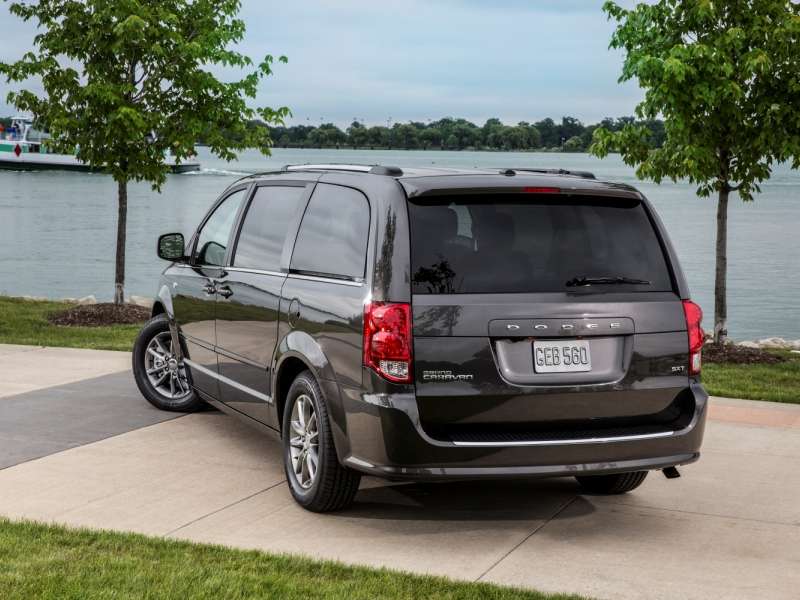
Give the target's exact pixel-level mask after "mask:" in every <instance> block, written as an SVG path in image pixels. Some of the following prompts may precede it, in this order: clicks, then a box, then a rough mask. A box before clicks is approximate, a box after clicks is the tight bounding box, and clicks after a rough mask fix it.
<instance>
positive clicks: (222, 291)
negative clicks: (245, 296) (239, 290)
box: [217, 285, 233, 298]
mask: <svg viewBox="0 0 800 600" xmlns="http://www.w3.org/2000/svg"><path fill="white" fill-rule="evenodd" d="M217 293H218V294H219V295H220V296H222V297H223V298H230V297H231V296H233V290H232V289H231V288H229V287H228V286H227V285H223V286H222V287H221V288H219V289H218V290H217Z"/></svg>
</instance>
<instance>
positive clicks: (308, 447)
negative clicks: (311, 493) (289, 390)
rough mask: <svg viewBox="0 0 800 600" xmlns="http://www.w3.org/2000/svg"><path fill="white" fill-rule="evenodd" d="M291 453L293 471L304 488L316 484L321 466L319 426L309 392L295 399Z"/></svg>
mask: <svg viewBox="0 0 800 600" xmlns="http://www.w3.org/2000/svg"><path fill="white" fill-rule="evenodd" d="M290 424H291V433H290V437H289V453H290V456H291V459H292V471H293V473H294V476H295V479H296V480H297V483H298V484H299V485H300V487H302V488H303V489H308V488H310V487H311V486H312V485H314V480H315V479H316V477H317V470H318V467H319V426H318V421H317V413H316V411H315V410H314V404H313V402H312V401H311V398H310V397H309V396H308V395H307V394H300V395H299V396H298V397H297V399H296V400H295V401H294V406H293V407H292V416H291V421H290Z"/></svg>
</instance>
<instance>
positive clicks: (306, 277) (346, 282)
mask: <svg viewBox="0 0 800 600" xmlns="http://www.w3.org/2000/svg"><path fill="white" fill-rule="evenodd" d="M289 279H303V280H305V281H320V282H322V283H338V284H340V285H349V286H351V287H361V286H363V285H364V282H363V281H353V280H351V279H336V278H335V277H320V276H318V275H300V274H299V273H290V274H289Z"/></svg>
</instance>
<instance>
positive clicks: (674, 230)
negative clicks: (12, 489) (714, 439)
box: [0, 149, 800, 339]
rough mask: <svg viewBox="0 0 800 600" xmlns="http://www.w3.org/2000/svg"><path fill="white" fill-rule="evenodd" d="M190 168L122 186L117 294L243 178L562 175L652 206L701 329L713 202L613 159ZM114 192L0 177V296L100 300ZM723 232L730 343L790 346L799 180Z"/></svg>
mask: <svg viewBox="0 0 800 600" xmlns="http://www.w3.org/2000/svg"><path fill="white" fill-rule="evenodd" d="M200 160H201V162H202V164H203V167H204V170H203V171H202V172H200V173H196V174H184V175H172V176H170V177H169V178H168V180H167V183H166V184H165V185H164V187H163V189H162V193H160V194H158V193H156V192H153V191H151V189H150V187H149V186H147V185H143V184H135V185H132V186H131V190H130V201H129V213H128V246H127V252H128V260H127V278H126V293H128V294H136V295H143V296H152V295H153V294H154V293H155V291H156V283H157V281H158V274H159V272H160V271H161V270H162V269H163V267H164V263H162V262H160V261H159V260H158V259H157V258H156V256H155V245H156V238H157V236H158V234H159V233H163V232H167V231H182V232H183V233H184V235H186V236H187V238H188V235H189V234H190V233H191V232H192V230H193V229H194V227H195V225H196V224H197V222H198V220H199V219H200V218H201V216H202V215H203V214H204V212H205V211H206V209H207V208H208V206H209V205H210V203H211V202H213V200H214V199H215V198H216V197H217V196H218V194H219V193H220V192H221V191H222V190H223V189H224V188H225V187H226V186H227V185H228V184H229V183H231V182H232V181H234V180H235V179H236V178H237V177H239V176H241V175H243V174H247V173H252V172H256V171H262V170H269V169H273V168H276V167H280V166H283V165H285V164H287V163H304V162H364V163H382V164H390V165H401V166H402V165H408V166H424V165H438V166H452V167H470V168H471V167H500V166H504V167H510V166H536V167H563V168H573V169H588V170H591V171H593V172H594V173H595V174H597V176H598V177H600V178H603V179H609V180H612V181H622V182H626V183H632V184H634V185H636V186H637V187H638V188H639V189H640V190H642V191H643V192H644V193H645V194H646V195H647V196H648V197H649V198H650V199H651V200H652V201H653V203H654V204H655V205H656V207H657V209H658V211H659V213H660V214H661V217H662V218H663V220H664V222H665V223H666V225H667V228H668V230H669V232H670V235H671V237H672V241H673V243H674V244H675V246H676V248H677V250H678V253H679V255H680V257H681V261H682V263H683V268H684V270H685V271H686V274H687V276H688V279H689V284H690V286H691V289H692V295H693V297H694V299H695V300H696V301H698V302H699V303H700V304H701V305H702V306H703V307H704V309H705V310H706V314H707V315H708V317H707V319H706V321H705V323H706V325H707V326H708V325H709V324H710V317H711V315H712V312H713V286H714V275H713V274H714V227H715V208H714V202H713V201H711V200H708V199H701V198H697V197H696V196H695V194H694V188H693V186H691V185H688V184H672V183H665V184H662V185H660V186H658V185H654V184H651V183H645V182H639V181H637V180H636V178H635V176H634V173H633V170H632V169H630V168H628V167H626V166H625V165H624V164H623V163H622V162H621V161H620V160H619V158H618V157H610V158H607V159H605V160H602V161H601V160H598V159H595V158H592V157H590V156H586V155H580V154H538V153H537V154H531V153H511V152H509V153H496V152H423V151H351V150H338V151H327V150H282V149H276V150H275V151H274V153H273V156H272V157H271V158H269V159H266V158H263V157H262V156H260V155H259V154H258V153H256V152H248V153H245V154H243V155H242V157H241V159H240V160H239V161H238V162H236V163H230V164H229V163H225V162H222V161H220V160H217V159H216V158H213V157H211V156H210V155H209V154H208V152H207V151H206V150H205V149H200ZM115 194H116V188H115V186H114V184H113V181H112V180H111V178H110V177H108V176H105V175H94V174H81V173H57V172H50V173H48V172H44V173H12V172H3V171H0V293H2V294H10V295H34V296H47V297H51V298H63V297H75V296H83V295H87V294H94V295H96V296H97V297H98V298H100V299H110V298H111V297H112V294H113V280H114V240H115V228H116V197H115ZM729 227H730V231H729V258H728V265H729V282H728V288H729V302H730V306H729V313H730V318H729V331H730V334H731V336H732V337H734V338H737V339H744V338H755V337H764V336H771V335H780V336H783V337H788V338H792V339H796V338H800V241H799V240H800V237H799V236H798V227H800V173H798V172H791V171H790V170H789V169H788V168H784V167H781V168H778V169H776V171H775V173H774V175H773V177H772V179H771V181H770V182H769V183H768V184H766V185H764V186H763V193H762V194H761V195H760V196H758V198H757V200H756V201H755V202H754V203H748V204H744V203H742V202H741V201H739V200H738V198H734V199H733V201H732V204H731V211H730V219H729Z"/></svg>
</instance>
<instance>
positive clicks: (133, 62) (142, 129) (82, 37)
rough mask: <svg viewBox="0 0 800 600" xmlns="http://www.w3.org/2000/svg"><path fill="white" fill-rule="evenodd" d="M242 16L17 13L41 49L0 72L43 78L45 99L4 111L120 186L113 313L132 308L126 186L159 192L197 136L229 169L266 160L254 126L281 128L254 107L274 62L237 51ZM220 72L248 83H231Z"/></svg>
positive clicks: (166, 1)
mask: <svg viewBox="0 0 800 600" xmlns="http://www.w3.org/2000/svg"><path fill="white" fill-rule="evenodd" d="M239 8H240V2H239V0H39V1H38V2H16V1H14V2H10V3H9V10H10V12H11V14H13V15H16V16H17V17H20V18H21V19H23V20H25V21H34V22H36V24H37V26H38V28H39V33H38V34H37V35H36V37H35V38H34V40H33V48H34V50H31V51H30V52H27V53H25V55H24V56H23V57H22V59H21V60H19V61H17V62H15V63H11V64H8V63H0V74H2V75H5V77H6V80H7V81H9V82H23V81H28V80H30V79H34V80H37V79H38V80H39V81H40V82H41V85H42V87H43V88H44V94H43V95H42V96H40V95H38V94H36V93H35V92H33V91H31V90H28V89H23V90H21V91H16V92H11V93H10V94H9V95H8V101H9V102H10V103H12V104H14V105H15V106H16V108H17V109H18V110H21V111H24V112H28V113H31V114H32V115H33V117H34V119H35V121H36V122H37V123H38V124H39V126H40V127H46V128H47V129H49V131H50V134H51V135H52V136H53V139H52V140H51V141H50V142H49V143H48V145H49V146H51V147H52V148H53V149H54V150H55V151H62V152H69V151H75V153H76V156H77V158H78V159H79V160H81V161H83V162H84V163H86V164H88V165H90V166H92V167H95V168H97V169H102V170H104V171H107V172H109V173H110V174H111V175H113V177H114V180H115V181H116V182H117V190H118V191H117V199H118V210H117V241H116V267H115V279H114V302H115V303H118V304H121V303H122V302H123V300H124V282H125V239H126V226H127V225H126V224H127V210H128V208H127V206H128V188H127V185H128V182H129V181H148V182H150V183H151V184H152V186H153V187H154V188H156V189H158V188H160V186H161V185H162V184H163V182H164V180H165V178H166V175H167V173H168V172H169V169H170V167H169V166H168V165H167V164H166V163H165V161H164V157H165V155H166V154H171V155H172V156H174V157H175V160H176V161H177V162H181V161H184V160H185V159H187V158H188V157H190V156H192V155H193V154H194V146H195V143H196V141H197V139H198V137H200V135H201V134H202V135H203V136H204V138H205V141H206V143H207V144H208V145H209V146H210V148H211V151H212V152H214V153H215V154H217V155H219V156H221V157H222V158H225V159H229V160H230V159H233V158H234V157H235V156H236V152H237V151H238V150H243V149H244V148H248V147H257V148H260V149H261V150H262V151H263V152H264V153H265V154H269V148H270V145H271V138H270V132H269V129H267V128H265V127H254V126H252V125H251V121H252V120H253V119H254V118H256V117H260V119H261V120H263V121H264V122H266V123H271V124H274V125H279V124H281V123H283V119H284V118H285V117H286V116H287V115H288V114H289V110H288V109H287V108H285V107H283V108H278V109H272V108H261V109H253V108H251V107H250V106H249V105H248V103H247V101H248V100H252V99H254V98H255V96H256V92H257V91H258V86H259V83H260V82H261V80H262V79H263V78H265V77H267V76H269V75H270V74H271V73H272V64H273V58H272V56H266V57H264V59H263V60H262V61H261V62H259V63H258V64H255V63H254V62H253V61H252V60H251V59H250V58H249V57H247V56H245V55H243V54H241V53H239V52H237V51H236V50H233V49H231V47H232V46H234V45H235V44H236V43H237V42H239V41H241V40H242V38H243V36H244V33H245V25H244V22H243V21H242V20H241V19H238V18H237V14H238V11H239ZM279 60H280V61H283V62H285V61H286V58H285V57H281V58H280V59H279ZM212 67H223V68H225V69H226V70H228V71H234V72H239V73H241V72H242V71H244V74H243V77H242V78H241V79H234V80H233V81H229V82H224V81H221V80H220V79H218V78H217V77H216V76H215V75H214V74H213V73H212V72H211V70H210V69H211V68H212Z"/></svg>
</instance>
